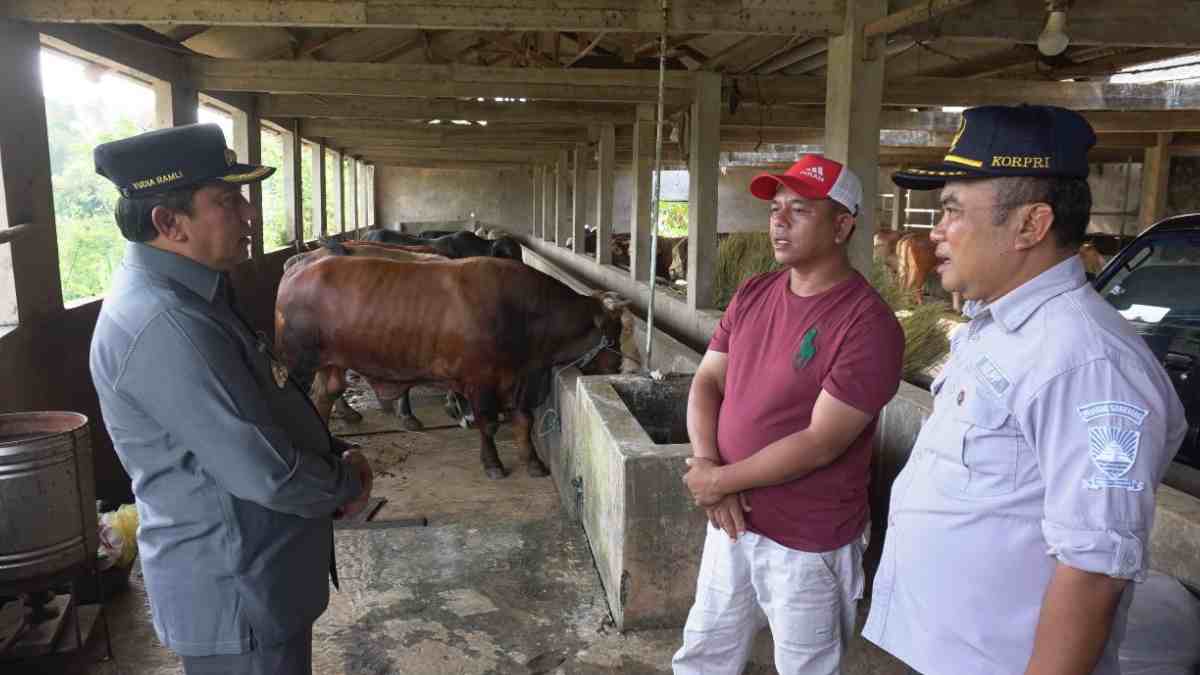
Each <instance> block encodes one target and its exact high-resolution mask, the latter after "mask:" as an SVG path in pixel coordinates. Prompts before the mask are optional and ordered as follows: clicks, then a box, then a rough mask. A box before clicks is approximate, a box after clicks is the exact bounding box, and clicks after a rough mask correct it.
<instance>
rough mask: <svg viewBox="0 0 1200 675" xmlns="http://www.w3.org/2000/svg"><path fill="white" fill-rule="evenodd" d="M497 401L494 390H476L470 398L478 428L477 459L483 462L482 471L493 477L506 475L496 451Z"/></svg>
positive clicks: (498, 426)
mask: <svg viewBox="0 0 1200 675" xmlns="http://www.w3.org/2000/svg"><path fill="white" fill-rule="evenodd" d="M498 403H499V401H498V400H497V398H496V392H494V391H491V390H485V391H481V392H478V393H476V394H475V395H474V396H472V397H471V399H470V404H471V408H472V409H474V411H475V424H476V426H477V427H478V428H479V459H480V461H482V462H483V472H484V473H486V474H487V477H488V478H493V479H496V478H504V477H505V476H506V475H508V472H507V471H505V469H504V464H502V463H501V462H500V455H499V453H497V452H496V430H497V429H499V428H500V425H499V424H498V423H497V422H496V413H497V412H498V410H499V405H498Z"/></svg>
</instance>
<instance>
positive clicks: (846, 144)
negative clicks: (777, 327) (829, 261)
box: [825, 0, 888, 275]
mask: <svg viewBox="0 0 1200 675" xmlns="http://www.w3.org/2000/svg"><path fill="white" fill-rule="evenodd" d="M887 4H888V3H887V0H848V2H847V3H846V26H845V31H844V32H843V34H842V35H839V36H837V37H833V38H830V39H829V65H828V67H827V70H828V74H827V76H826V84H825V156H826V157H829V158H830V159H834V160H837V161H839V162H841V163H842V164H844V165H846V166H848V167H850V169H851V170H852V171H854V173H855V174H857V175H858V178H859V180H861V181H862V190H863V197H862V199H863V203H862V205H861V207H860V208H859V212H858V217H857V218H856V219H855V228H854V235H853V236H851V237H850V243H849V254H850V262H851V264H853V265H854V267H855V269H857V270H858V271H859V272H861V273H863V274H864V275H865V274H868V273H869V272H870V270H871V256H872V240H873V239H874V236H875V230H876V229H877V224H876V222H875V221H876V214H875V202H876V200H877V199H878V198H877V196H876V195H877V194H878V193H879V185H878V183H879V126H880V125H879V118H880V112H881V110H882V107H883V63H884V53H883V39H882V38H879V37H876V38H872V39H871V40H865V39H864V38H863V26H864V25H865V24H866V23H869V22H871V21H874V20H876V19H879V18H881V17H883V16H886V15H887Z"/></svg>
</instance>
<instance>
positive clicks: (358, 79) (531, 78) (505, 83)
mask: <svg viewBox="0 0 1200 675" xmlns="http://www.w3.org/2000/svg"><path fill="white" fill-rule="evenodd" d="M187 66H188V72H189V74H190V78H191V81H192V83H193V85H194V86H195V87H196V88H198V89H201V90H206V91H207V90H215V91H254V92H268V93H276V94H324V95H328V94H343V95H352V96H396V97H419V98H460V97H484V98H497V97H511V98H536V99H542V100H551V101H613V102H620V101H624V102H634V103H636V102H645V101H655V100H657V95H658V73H657V72H652V71H645V70H641V71H639V70H601V69H577V70H576V69H573V70H570V71H565V70H562V69H560V68H489V67H483V66H464V65H402V64H391V63H333V62H302V61H241V60H235V59H211V58H206V57H190V58H188V59H187ZM691 82H692V74H691V73H681V72H670V73H667V75H666V80H665V85H666V87H667V89H668V91H667V94H666V98H667V100H668V101H670V102H671V103H675V104H679V103H683V102H686V101H687V91H686V90H687V89H688V88H689V87H690V86H691Z"/></svg>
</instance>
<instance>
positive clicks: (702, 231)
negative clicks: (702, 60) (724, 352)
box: [651, 72, 721, 309]
mask: <svg viewBox="0 0 1200 675" xmlns="http://www.w3.org/2000/svg"><path fill="white" fill-rule="evenodd" d="M691 117H692V118H691V123H690V127H691V139H690V142H691V147H690V149H689V152H688V270H687V280H688V306H689V307H691V308H692V309H708V308H710V307H713V306H714V305H715V303H714V298H713V271H714V270H715V269H716V267H717V265H716V262H717V181H718V179H719V178H720V175H721V170H720V151H721V148H720V136H721V75H720V73H708V72H705V73H696V90H695V93H694V99H693V101H692V116H691ZM653 274H654V273H653V272H651V275H652V276H653ZM651 283H653V279H651Z"/></svg>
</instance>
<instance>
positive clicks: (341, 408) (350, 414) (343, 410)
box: [333, 395, 363, 424]
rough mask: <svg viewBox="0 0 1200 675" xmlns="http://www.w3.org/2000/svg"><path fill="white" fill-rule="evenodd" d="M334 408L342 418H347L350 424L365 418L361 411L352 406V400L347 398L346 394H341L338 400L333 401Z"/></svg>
mask: <svg viewBox="0 0 1200 675" xmlns="http://www.w3.org/2000/svg"><path fill="white" fill-rule="evenodd" d="M333 408H334V410H336V411H337V414H338V415H341V417H342V419H344V420H346V421H347V422H349V423H350V424H358V423H359V422H361V421H362V419H363V416H362V414H361V413H359V412H358V411H357V410H355V409H354V408H351V407H350V402H349V401H347V400H346V397H345V395H342V396H339V397H338V398H337V400H336V401H334V402H333Z"/></svg>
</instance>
